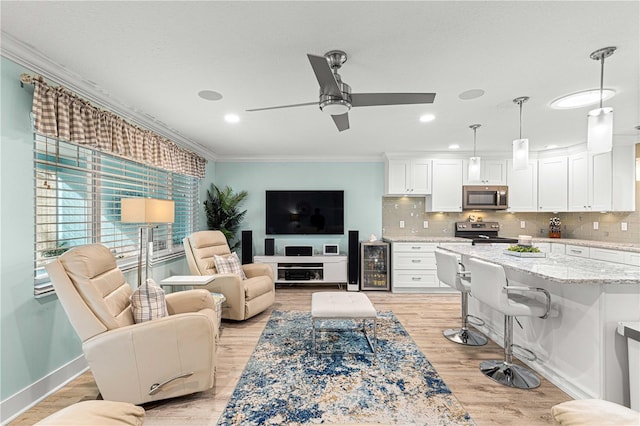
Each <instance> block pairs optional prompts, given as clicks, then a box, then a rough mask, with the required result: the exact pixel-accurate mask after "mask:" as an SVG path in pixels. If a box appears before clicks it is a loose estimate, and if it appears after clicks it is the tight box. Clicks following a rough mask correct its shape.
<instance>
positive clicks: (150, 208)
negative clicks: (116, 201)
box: [120, 198, 174, 223]
mask: <svg viewBox="0 0 640 426" xmlns="http://www.w3.org/2000/svg"><path fill="white" fill-rule="evenodd" d="M120 203H121V204H120V208H121V210H120V221H121V222H123V223H173V222H174V202H173V201H172V200H160V199H157V198H123V199H121V200H120Z"/></svg>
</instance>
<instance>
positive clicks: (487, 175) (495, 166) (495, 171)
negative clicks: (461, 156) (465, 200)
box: [462, 159, 507, 185]
mask: <svg viewBox="0 0 640 426" xmlns="http://www.w3.org/2000/svg"><path fill="white" fill-rule="evenodd" d="M462 169H463V170H465V173H463V179H462V182H463V184H464V185H506V184H507V161H506V160H483V159H480V180H469V173H466V171H467V170H469V160H463V161H462Z"/></svg>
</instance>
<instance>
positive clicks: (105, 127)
mask: <svg viewBox="0 0 640 426" xmlns="http://www.w3.org/2000/svg"><path fill="white" fill-rule="evenodd" d="M33 84H34V86H35V90H34V93H33V108H32V110H33V114H34V116H35V129H36V132H37V133H40V134H42V135H45V136H49V137H54V138H58V139H62V140H65V141H69V142H72V143H77V144H80V145H87V146H89V147H91V148H93V149H96V150H99V151H103V152H108V153H110V154H114V155H118V156H121V157H125V158H127V159H129V160H132V161H136V162H139V163H144V164H149V165H152V166H155V167H158V168H162V169H165V170H169V171H171V172H176V173H181V174H185V175H190V176H195V177H199V178H203V177H204V174H205V165H206V163H207V160H206V159H204V158H203V157H200V156H199V155H197V154H195V153H193V152H191V151H189V150H186V149H184V148H181V147H179V146H178V145H176V143H175V142H172V141H170V140H169V139H166V138H164V137H162V136H159V135H157V134H155V133H153V132H151V131H149V130H143V129H140V128H139V127H136V126H134V125H132V124H129V123H127V122H126V121H125V120H124V119H123V118H121V117H119V116H117V115H115V114H113V113H111V112H108V111H103V110H100V109H98V108H96V107H94V106H93V105H91V104H90V103H89V102H88V101H85V100H83V99H80V98H79V97H77V96H76V95H74V94H73V93H71V92H69V91H67V90H66V89H64V88H62V87H51V86H49V85H48V84H47V83H45V82H44V80H43V79H42V77H35V78H34V79H33Z"/></svg>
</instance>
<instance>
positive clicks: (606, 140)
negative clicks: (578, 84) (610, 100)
mask: <svg viewBox="0 0 640 426" xmlns="http://www.w3.org/2000/svg"><path fill="white" fill-rule="evenodd" d="M615 51H616V48H615V47H604V48H602V49H598V50H596V51H595V52H593V53H592V54H591V56H590V57H591V59H593V60H595V61H600V108H596V109H593V110H591V111H589V115H588V125H587V149H588V150H589V152H591V153H598V152H608V151H611V147H612V145H613V108H603V107H602V100H603V90H604V58H608V57H609V56H611V55H613V52H615Z"/></svg>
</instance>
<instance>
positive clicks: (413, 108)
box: [1, 1, 640, 159]
mask: <svg viewBox="0 0 640 426" xmlns="http://www.w3.org/2000/svg"><path fill="white" fill-rule="evenodd" d="M1 12H2V21H1V28H2V31H3V36H4V37H3V54H5V56H8V57H15V54H14V55H13V56H12V55H7V48H6V46H5V39H9V38H11V39H13V40H14V41H16V40H17V41H18V42H19V43H18V44H19V45H21V46H22V47H23V48H26V49H30V50H31V53H32V54H33V53H34V52H35V53H37V54H38V55H43V57H45V58H46V60H47V61H51V62H53V63H55V64H57V65H58V66H61V67H62V68H59V69H62V70H65V71H68V72H70V73H72V74H74V75H77V76H78V77H79V78H81V79H83V80H84V81H88V82H91V84H94V86H95V88H96V90H97V92H99V93H100V94H101V96H102V97H104V98H106V99H109V100H110V101H111V102H112V103H118V104H120V105H123V106H125V107H126V108H128V109H129V110H130V111H131V114H132V116H142V117H145V116H144V114H146V119H147V120H148V119H149V117H148V116H151V117H152V119H153V120H154V121H155V122H156V124H157V123H164V124H165V125H166V127H167V128H168V129H173V130H174V131H176V132H177V133H179V134H180V135H182V136H183V137H184V138H185V139H187V140H189V141H190V143H192V144H193V146H198V147H200V148H202V149H201V152H210V153H215V156H217V157H218V158H220V159H225V158H240V157H252V156H258V157H267V158H285V157H291V158H295V157H312V158H332V157H333V158H365V157H379V156H380V155H381V154H382V153H384V152H399V151H446V150H447V147H448V145H449V144H451V143H458V144H460V145H461V150H462V151H468V150H472V147H473V132H472V131H471V130H470V129H469V128H468V126H469V125H470V124H473V123H481V124H482V127H481V128H480V129H478V144H477V145H478V153H479V155H482V153H483V152H488V151H505V152H506V151H509V150H510V149H511V140H513V139H515V138H517V137H518V107H517V105H516V104H514V103H513V102H512V99H513V98H516V97H519V96H529V97H530V98H531V99H530V100H529V101H528V102H527V103H525V105H524V111H523V117H524V128H523V137H528V138H529V139H530V146H531V149H532V150H533V151H539V150H542V149H544V147H545V146H546V145H549V144H558V145H559V146H570V145H575V144H578V143H583V142H584V141H585V138H586V121H587V120H586V114H587V111H588V110H589V109H591V108H593V107H584V108H580V109H576V110H553V109H551V108H549V103H550V102H551V101H552V100H553V99H554V98H556V97H558V96H560V95H563V94H566V93H570V92H574V91H579V90H584V89H590V88H597V87H598V86H599V80H600V65H599V63H598V62H597V61H594V60H592V59H590V58H589V54H590V53H591V52H592V51H594V50H596V49H599V48H602V47H605V46H616V47H617V48H618V50H617V51H616V53H615V54H614V55H613V56H611V57H610V58H608V59H607V60H606V65H605V87H611V88H614V89H615V90H616V91H617V95H616V96H615V97H614V98H613V99H611V100H609V101H606V102H605V105H606V106H612V107H613V108H614V111H615V119H614V134H615V136H616V143H618V142H620V141H628V140H637V139H638V132H637V131H636V130H635V129H634V127H635V126H637V125H638V124H640V108H639V105H640V87H639V80H640V77H639V76H640V42H639V40H640V2H638V1H625V2H614V1H586V2H577V1H567V2H564V1H533V2H524V1H491V2H489V1H470V2H464V1H443V2H437V1H410V2H396V1H376V2H363V1H354V2H346V1H341V2H329V1H288V2H287V1H285V2H269V1H256V2H244V1H243V2H222V1H220V2H218V1H209V2H155V1H154V2H152V1H142V2H88V1H86V2H22V1H21V2H12V1H2V2H1ZM332 49H341V50H344V51H346V52H347V54H348V56H349V59H348V61H347V63H346V64H345V65H344V66H343V67H342V69H341V71H340V73H341V75H342V78H343V80H344V81H345V82H346V83H348V84H350V85H351V87H352V89H353V92H354V93H366V92H435V93H437V95H436V98H435V102H434V103H433V104H432V105H409V106H386V107H361V108H354V109H352V110H351V112H350V114H349V116H350V122H351V129H350V130H347V131H345V132H338V131H337V129H336V128H335V125H334V124H333V121H332V120H331V118H330V117H329V116H327V115H325V114H324V113H322V112H320V111H319V110H318V108H317V107H316V106H306V107H300V108H291V109H278V110H272V111H263V112H245V110H246V109H251V108H259V107H267V106H275V105H286V104H295V103H302V102H312V101H316V100H317V97H318V84H317V81H316V79H315V76H314V74H313V72H312V69H311V66H310V65H309V61H308V60H307V57H306V54H307V53H312V54H316V55H322V54H324V53H325V52H326V51H328V50H332ZM17 79H18V76H16V80H17ZM470 89H483V90H484V91H485V92H486V93H485V95H484V96H483V97H481V98H478V99H474V100H466V101H465V100H461V99H459V98H458V95H459V94H460V93H461V92H464V91H467V90H470ZM201 90H215V91H217V92H220V93H221V94H222V95H223V96H224V97H223V99H222V100H220V101H217V102H211V101H205V100H203V99H201V98H199V97H198V96H197V93H198V92H199V91H201ZM426 112H430V113H433V114H435V115H436V117H437V118H436V120H435V121H433V122H431V123H421V122H419V121H418V118H419V116H420V115H421V114H423V113H426ZM227 113H237V114H239V115H240V119H241V121H240V122H239V123H237V124H233V125H231V124H228V123H226V122H225V121H224V120H223V117H224V115H225V114H227Z"/></svg>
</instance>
